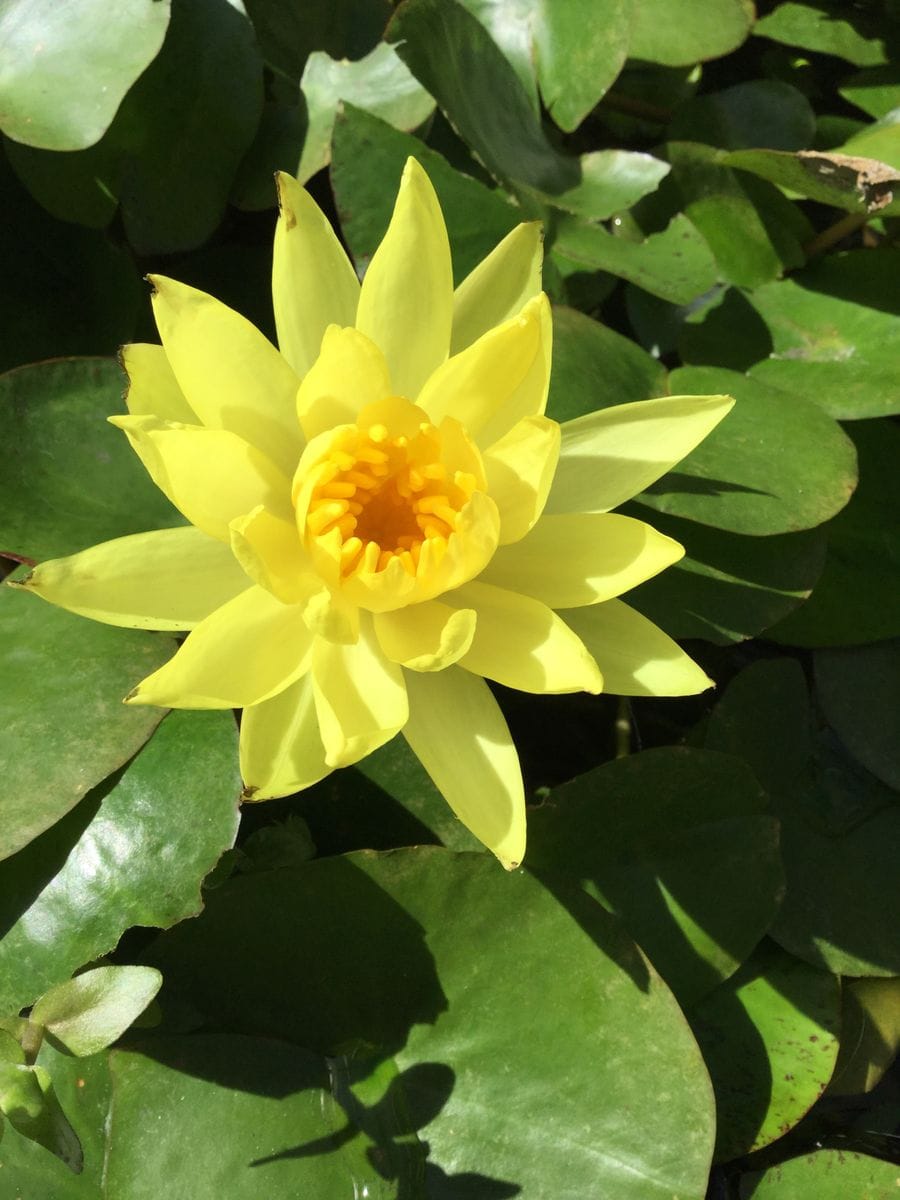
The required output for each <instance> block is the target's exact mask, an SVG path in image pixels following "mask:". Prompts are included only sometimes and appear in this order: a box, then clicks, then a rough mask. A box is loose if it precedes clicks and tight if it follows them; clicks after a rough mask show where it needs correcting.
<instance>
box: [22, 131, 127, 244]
mask: <svg viewBox="0 0 900 1200" xmlns="http://www.w3.org/2000/svg"><path fill="white" fill-rule="evenodd" d="M3 150H4V153H5V154H6V157H7V159H8V160H9V165H10V166H11V167H12V169H13V171H14V172H15V174H16V175H17V176H18V178H19V179H20V181H21V182H22V183H23V184H24V185H25V187H26V188H27V189H28V191H29V192H30V193H31V195H32V196H33V197H34V198H35V200H37V202H38V203H39V204H40V205H41V207H42V208H45V209H46V210H47V212H48V213H51V214H52V215H53V216H54V217H56V219H57V220H59V221H68V222H77V223H78V224H79V225H87V226H88V227H89V228H90V229H105V228H106V227H107V225H109V223H110V221H111V220H112V219H113V217H114V216H115V215H116V210H117V209H118V207H119V201H118V191H119V182H120V175H121V167H120V162H119V155H118V153H117V151H116V149H115V147H114V146H112V145H110V142H109V140H108V139H106V138H102V139H101V140H100V141H99V142H98V143H97V144H96V145H95V146H90V147H89V148H88V149H87V150H70V151H69V152H68V153H66V154H60V153H59V152H58V151H56V150H37V149H35V147H33V146H24V145H22V144H21V143H20V142H13V141H10V140H9V138H5V139H4V141H3ZM66 234H67V236H68V237H69V238H72V239H77V237H78V234H77V232H76V231H75V230H74V229H72V228H71V225H70V226H69V227H68V228H67V229H66ZM98 244H105V243H99V242H98ZM111 248H112V247H111V246H110V249H111Z"/></svg>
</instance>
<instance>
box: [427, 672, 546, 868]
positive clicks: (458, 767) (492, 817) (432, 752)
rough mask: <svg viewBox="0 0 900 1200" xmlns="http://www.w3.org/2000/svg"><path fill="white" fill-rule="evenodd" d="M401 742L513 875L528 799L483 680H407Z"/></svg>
mask: <svg viewBox="0 0 900 1200" xmlns="http://www.w3.org/2000/svg"><path fill="white" fill-rule="evenodd" d="M406 688H407V692H408V694H409V720H408V721H407V723H406V725H405V726H404V728H403V736H404V737H405V738H406V740H407V741H408V742H409V745H410V747H411V748H412V750H413V753H414V754H415V755H416V757H417V758H418V759H419V761H420V762H421V763H422V766H423V767H424V768H425V770H426V771H427V772H428V774H429V775H430V776H431V778H432V780H433V781H434V784H435V786H436V787H437V788H438V790H439V791H440V792H441V793H442V795H443V797H444V799H445V800H446V801H447V803H448V804H449V805H450V807H451V808H452V809H453V811H454V812H455V813H456V815H457V816H458V817H459V819H460V820H461V821H462V823H463V824H464V825H465V826H466V828H467V829H470V830H471V831H472V833H474V834H475V836H476V837H477V838H478V840H479V841H480V842H482V843H483V844H484V845H485V846H487V848H488V849H489V850H490V851H492V852H493V853H494V854H496V856H497V858H499V859H500V861H501V863H502V864H503V865H504V867H506V869H507V870H510V871H511V870H513V869H514V868H515V867H517V866H518V865H519V864H520V863H521V861H522V859H523V857H524V855H525V792H524V788H523V786H522V772H521V769H520V767H519V757H518V755H517V754H516V748H515V746H514V745H513V742H512V738H511V737H510V736H509V729H508V728H507V725H506V721H505V720H504V719H503V714H502V713H501V711H500V708H499V706H498V704H497V701H496V700H495V699H494V697H493V696H492V695H491V692H490V689H489V688H488V686H487V684H486V683H485V682H484V680H482V679H477V678H476V677H475V676H474V675H470V674H468V673H467V672H466V671H461V670H460V669H459V667H448V668H447V670H446V671H440V672H438V673H437V674H435V675H422V674H419V673H417V672H415V671H408V672H407V674H406Z"/></svg>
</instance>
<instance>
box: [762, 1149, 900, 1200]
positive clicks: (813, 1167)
mask: <svg viewBox="0 0 900 1200" xmlns="http://www.w3.org/2000/svg"><path fill="white" fill-rule="evenodd" d="M896 1194H897V1166H896V1164H895V1163H892V1162H885V1161H884V1160H883V1159H880V1158H870V1157H869V1156H868V1155H866V1154H855V1153H854V1152H853V1151H852V1150H847V1149H841V1150H817V1151H816V1152H815V1153H814V1154H807V1155H806V1156H805V1157H803V1158H791V1159H788V1161H787V1162H783V1163H779V1164H778V1166H775V1167H769V1168H768V1169H767V1170H765V1171H754V1172H751V1173H749V1174H746V1175H743V1176H742V1177H741V1200H750V1198H751V1196H752V1198H753V1200H848V1197H850V1196H859V1197H860V1200H863V1197H864V1198H865V1200H893V1197H894V1196H896Z"/></svg>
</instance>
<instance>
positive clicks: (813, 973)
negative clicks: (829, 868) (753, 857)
mask: <svg viewBox="0 0 900 1200" xmlns="http://www.w3.org/2000/svg"><path fill="white" fill-rule="evenodd" d="M840 996H841V993H840V981H839V980H837V979H835V977H834V976H833V975H829V974H827V973H826V972H825V971H817V970H816V969H815V968H814V967H810V966H807V964H806V963H803V962H800V961H799V960H798V959H796V958H792V957H791V956H790V955H789V954H785V952H784V951H783V950H780V949H779V948H778V947H777V946H776V945H774V943H772V942H770V941H768V940H766V941H764V942H763V943H762V944H761V945H760V947H759V949H758V950H756V951H755V953H754V954H753V955H752V957H751V958H749V959H748V960H747V962H745V963H744V965H743V966H742V967H741V969H740V970H739V971H738V972H737V974H735V975H733V976H732V977H731V979H729V980H728V982H727V983H724V984H723V985H722V986H721V987H720V988H717V989H716V991H715V992H713V993H712V995H710V996H707V997H706V999H705V1000H703V1001H701V1002H700V1004H699V1005H698V1006H697V1007H696V1008H695V1009H694V1010H693V1011H692V1013H691V1014H690V1015H691V1027H692V1029H693V1030H694V1034H695V1035H696V1037H697V1040H698V1042H699V1043H700V1049H701V1050H702V1052H703V1057H704V1059H705V1060H706V1065H707V1067H708V1068H709V1073H710V1075H711V1076H712V1081H713V1088H714V1090H715V1093H716V1116H717V1130H718V1132H717V1136H716V1158H717V1159H718V1160H719V1161H723V1160H728V1159H731V1158H737V1157H738V1156H739V1155H742V1154H749V1153H750V1152H751V1151H753V1150H758V1149H760V1148H761V1147H762V1146H768V1145H769V1143H770V1142H774V1141H775V1140H776V1139H777V1138H779V1137H782V1136H783V1135H784V1134H785V1133H787V1131H788V1130H789V1129H792V1128H793V1127H794V1126H795V1125H796V1124H797V1122H798V1121H799V1120H800V1119H801V1117H803V1116H805V1114H806V1113H807V1112H808V1111H809V1110H810V1109H811V1108H812V1106H813V1104H815V1102H816V1101H817V1100H818V1098H819V1096H820V1095H821V1094H822V1092H823V1091H824V1090H825V1087H826V1085H827V1083H828V1080H829V1079H830V1078H831V1073H832V1071H833V1070H834V1064H835V1060H836V1059H837V1053H838V1033H839V1031H840V1015H841V1002H840Z"/></svg>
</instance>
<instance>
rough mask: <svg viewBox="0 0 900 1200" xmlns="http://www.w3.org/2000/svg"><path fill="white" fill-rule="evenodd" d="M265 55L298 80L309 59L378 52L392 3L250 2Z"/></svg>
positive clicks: (358, 0) (328, 0)
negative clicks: (318, 55) (316, 55)
mask: <svg viewBox="0 0 900 1200" xmlns="http://www.w3.org/2000/svg"><path fill="white" fill-rule="evenodd" d="M245 7H246V9H247V12H248V13H249V15H250V19H251V21H252V22H253V27H254V29H255V30H256V36H257V38H258V39H259V44H260V46H261V47H262V51H263V54H264V55H265V56H266V59H267V61H268V62H270V63H271V64H272V65H273V66H274V67H276V68H277V69H278V70H279V71H283V72H284V73H285V74H286V75H288V76H290V77H291V78H292V79H297V80H299V78H300V76H301V75H302V74H303V68H304V66H305V65H306V61H307V59H308V58H309V56H310V54H311V53H312V52H313V51H314V50H323V51H324V52H325V53H326V54H328V55H330V56H331V58H349V59H354V60H355V59H358V58H362V57H363V56H364V55H366V54H368V53H369V51H370V50H373V49H374V48H375V45H376V43H377V42H378V39H379V38H380V37H381V34H382V32H383V30H384V27H385V25H386V24H387V21H388V18H389V17H390V15H391V6H390V3H389V0H306V2H305V3H304V4H303V5H302V6H297V5H293V4H284V3H283V2H282V0H246V3H245Z"/></svg>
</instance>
